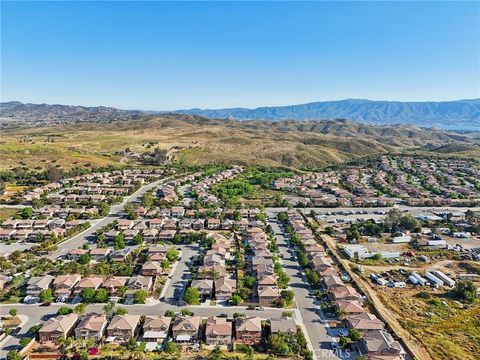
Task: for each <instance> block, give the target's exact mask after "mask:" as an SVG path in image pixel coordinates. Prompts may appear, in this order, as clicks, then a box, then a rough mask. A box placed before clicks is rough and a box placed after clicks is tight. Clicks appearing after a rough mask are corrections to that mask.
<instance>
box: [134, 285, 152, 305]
mask: <svg viewBox="0 0 480 360" xmlns="http://www.w3.org/2000/svg"><path fill="white" fill-rule="evenodd" d="M147 297H148V292H146V291H145V290H143V289H140V290H137V291H135V293H134V294H133V303H134V304H145V300H146V299H147Z"/></svg>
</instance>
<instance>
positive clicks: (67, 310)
mask: <svg viewBox="0 0 480 360" xmlns="http://www.w3.org/2000/svg"><path fill="white" fill-rule="evenodd" d="M72 312H73V309H72V308H70V307H68V306H62V307H60V308H59V309H58V310H57V315H68V314H71V313H72Z"/></svg>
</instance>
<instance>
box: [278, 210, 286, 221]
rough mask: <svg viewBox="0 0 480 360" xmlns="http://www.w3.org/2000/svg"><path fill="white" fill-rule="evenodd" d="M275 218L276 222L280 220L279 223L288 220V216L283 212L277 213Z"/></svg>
mask: <svg viewBox="0 0 480 360" xmlns="http://www.w3.org/2000/svg"><path fill="white" fill-rule="evenodd" d="M277 218H278V220H280V221H281V222H286V221H287V220H288V216H287V214H286V213H284V212H279V213H278V215H277Z"/></svg>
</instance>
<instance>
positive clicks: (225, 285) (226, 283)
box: [215, 276, 237, 300]
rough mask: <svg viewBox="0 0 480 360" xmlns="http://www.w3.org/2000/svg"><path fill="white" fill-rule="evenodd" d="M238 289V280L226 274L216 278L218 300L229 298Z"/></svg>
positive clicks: (216, 296)
mask: <svg viewBox="0 0 480 360" xmlns="http://www.w3.org/2000/svg"><path fill="white" fill-rule="evenodd" d="M236 290H237V282H236V280H235V279H230V278H227V277H225V276H222V277H221V278H219V279H217V280H215V298H216V299H217V300H229V299H230V298H231V297H232V295H233V294H234V293H235V291H236Z"/></svg>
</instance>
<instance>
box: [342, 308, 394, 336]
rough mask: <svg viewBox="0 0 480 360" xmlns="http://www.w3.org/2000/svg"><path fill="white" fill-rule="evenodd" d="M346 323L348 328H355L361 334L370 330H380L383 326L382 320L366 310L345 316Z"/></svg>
mask: <svg viewBox="0 0 480 360" xmlns="http://www.w3.org/2000/svg"><path fill="white" fill-rule="evenodd" d="M346 323H347V326H348V327H349V328H351V329H356V330H358V331H360V332H362V333H363V334H366V333H368V332H370V331H375V330H382V329H383V328H384V327H385V324H384V323H383V321H382V320H380V319H379V318H377V317H376V316H375V315H373V314H371V313H368V312H365V313H361V314H352V315H349V316H347V318H346Z"/></svg>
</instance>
